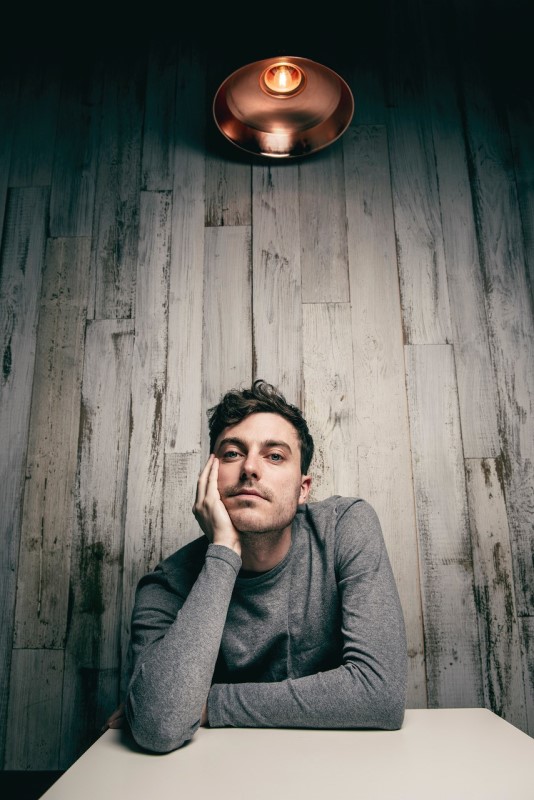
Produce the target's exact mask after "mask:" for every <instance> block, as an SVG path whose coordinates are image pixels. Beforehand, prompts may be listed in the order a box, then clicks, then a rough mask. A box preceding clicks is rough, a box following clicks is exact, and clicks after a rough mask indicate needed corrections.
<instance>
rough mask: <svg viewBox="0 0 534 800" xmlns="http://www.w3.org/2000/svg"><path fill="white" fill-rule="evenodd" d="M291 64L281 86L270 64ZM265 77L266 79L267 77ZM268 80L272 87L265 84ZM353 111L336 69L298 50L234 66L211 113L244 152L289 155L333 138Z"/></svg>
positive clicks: (301, 153)
mask: <svg viewBox="0 0 534 800" xmlns="http://www.w3.org/2000/svg"><path fill="white" fill-rule="evenodd" d="M279 66H289V67H290V68H291V70H294V71H293V72H292V74H291V75H289V76H288V75H286V76H285V77H286V78H288V77H289V78H290V79H291V80H290V82H289V83H287V90H286V89H285V87H282V91H280V90H276V86H277V85H279V83H278V84H277V82H276V80H275V79H276V78H277V77H278V78H279V77H280V76H279V75H278V76H277V75H276V74H273V69H274V68H275V67H279ZM268 81H269V83H268ZM269 85H271V86H272V85H274V86H275V90H274V91H273V89H272V88H267V87H269ZM353 114H354V98H353V96H352V92H351V90H350V88H349V87H348V85H347V83H346V82H345V81H344V80H343V78H341V77H340V76H339V75H338V74H337V73H336V72H334V71H333V70H331V69H330V68H329V67H325V66H323V65H322V64H319V63H318V62H316V61H312V60H311V59H307V58H302V57H300V56H276V57H273V58H267V59H263V60H261V61H255V62H252V63H250V64H246V65H245V66H244V67H241V68H240V69H237V70H235V72H232V73H231V75H229V76H228V77H227V78H226V79H225V80H224V81H223V82H222V83H221V85H220V86H219V88H218V90H217V92H216V94H215V97H214V100H213V117H214V120H215V123H216V125H217V127H218V128H219V130H220V132H221V133H222V134H223V136H225V137H226V139H228V141H230V142H231V143H232V144H234V145H236V147H239V148H240V149H241V150H245V151H247V152H248V153H252V154H254V155H259V156H267V157H271V158H277V159H281V158H285V159H291V158H296V157H300V156H304V155H309V154H311V153H314V152H316V151H317V150H321V149H323V148H324V147H327V146H328V145H330V144H332V143H333V142H335V141H336V140H337V139H339V137H340V136H341V135H342V134H343V133H344V132H345V130H346V129H347V127H348V126H349V124H350V122H351V120H352V117H353Z"/></svg>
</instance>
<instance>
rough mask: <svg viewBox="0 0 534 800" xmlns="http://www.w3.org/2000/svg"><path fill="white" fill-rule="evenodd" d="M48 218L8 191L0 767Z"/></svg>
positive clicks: (28, 199) (30, 195) (0, 394)
mask: <svg viewBox="0 0 534 800" xmlns="http://www.w3.org/2000/svg"><path fill="white" fill-rule="evenodd" d="M47 213H48V191H47V190H46V189H41V188H30V189H13V190H11V191H10V192H9V194H8V202H7V208H6V220H5V225H4V241H3V246H2V253H1V258H2V261H1V264H0V353H1V354H2V373H1V377H0V443H1V444H0V452H1V453H2V458H1V459H0V619H1V620H2V624H1V625H0V659H1V660H0V761H1V759H3V753H4V747H5V720H6V711H7V699H8V691H9V688H8V687H9V670H10V662H11V646H12V634H13V613H14V608H15V587H16V579H17V570H18V557H19V541H20V524H21V508H22V498H23V493H24V482H25V462H26V447H27V439H28V425H29V418H30V404H31V391H32V379H33V367H34V361H35V341H36V333H37V321H38V313H39V296H40V293H41V274H42V270H43V264H44V253H45V232H46V227H45V226H46V217H47Z"/></svg>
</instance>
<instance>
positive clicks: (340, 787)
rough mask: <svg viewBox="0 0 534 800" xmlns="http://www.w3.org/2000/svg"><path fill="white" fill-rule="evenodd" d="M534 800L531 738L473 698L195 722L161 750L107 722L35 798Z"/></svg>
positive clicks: (533, 764)
mask: <svg viewBox="0 0 534 800" xmlns="http://www.w3.org/2000/svg"><path fill="white" fill-rule="evenodd" d="M108 798H109V800H111V798H113V800H117V799H120V800H122V799H123V798H124V800H141V798H142V800H147V798H149V799H150V800H160V798H161V800H174V798H181V799H182V798H183V800H319V798H320V799H321V800H324V798H329V800H338V799H339V800H346V799H349V798H361V799H362V800H375V798H379V800H419V798H421V800H479V799H480V800H534V739H533V738H531V737H530V736H527V734H525V733H523V732H522V731H520V730H518V729H517V728H515V727H514V726H513V725H511V724H510V723H508V722H505V721H504V720H502V719H501V718H500V717H498V716H497V715H496V714H493V713H492V712H491V711H487V710H486V709H481V708H455V709H439V710H438V709H428V710H426V709H425V710H420V709H417V710H408V711H407V712H406V716H405V721H404V725H403V727H402V729H401V730H400V731H370V730H365V731H337V730H326V731H323V730H302V729H297V730H295V729H272V728H270V729H269V728H267V729H266V728H214V729H209V728H201V729H200V730H199V731H197V733H196V734H195V736H194V737H193V739H192V741H191V742H189V743H188V744H187V745H185V746H184V747H182V748H180V749H179V750H176V751H174V752H173V753H169V754H167V755H150V754H146V753H142V752H139V751H137V750H136V749H135V747H134V746H132V744H131V743H130V741H129V740H128V738H127V737H126V734H125V733H124V732H123V731H117V730H115V731H107V732H106V733H105V734H103V736H102V737H101V738H100V739H99V740H98V741H97V742H95V744H94V745H93V746H92V747H91V748H89V750H87V752H86V753H84V755H83V756H82V757H81V758H79V759H78V761H76V763H75V764H73V765H72V767H70V769H68V770H67V771H66V772H65V773H64V774H63V775H62V776H61V778H60V779H59V780H58V781H57V782H56V783H55V784H54V785H53V786H52V787H51V788H50V789H49V790H48V791H47V792H46V793H45V794H44V795H43V800H108Z"/></svg>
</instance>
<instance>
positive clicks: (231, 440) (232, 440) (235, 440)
mask: <svg viewBox="0 0 534 800" xmlns="http://www.w3.org/2000/svg"><path fill="white" fill-rule="evenodd" d="M227 444H234V445H235V446H236V447H240V448H241V449H242V450H246V449H247V445H246V442H245V441H243V439H240V438H239V437H238V436H228V437H226V439H222V440H221V441H220V442H219V446H218V447H217V452H218V451H219V450H220V449H221V447H224V446H225V445H227ZM265 447H281V448H282V449H283V450H287V451H288V452H289V453H292V452H293V451H292V450H291V447H290V446H289V444H288V443H287V442H284V441H282V440H281V439H280V440H279V439H266V440H265V441H264V442H261V449H262V450H263V449H264V448H265Z"/></svg>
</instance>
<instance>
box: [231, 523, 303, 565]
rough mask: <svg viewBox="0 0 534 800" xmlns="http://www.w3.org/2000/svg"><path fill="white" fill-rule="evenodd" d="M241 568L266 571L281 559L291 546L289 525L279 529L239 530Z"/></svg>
mask: <svg viewBox="0 0 534 800" xmlns="http://www.w3.org/2000/svg"><path fill="white" fill-rule="evenodd" d="M239 539H240V541H241V561H242V565H243V569H245V570H247V571H250V572H267V571H268V570H270V569H273V567H276V565H277V564H279V563H280V561H282V559H284V558H285V556H286V555H287V553H288V551H289V548H290V547H291V525H288V527H287V528H284V529H283V530H281V531H265V532H263V533H247V532H242V531H240V532H239Z"/></svg>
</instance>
